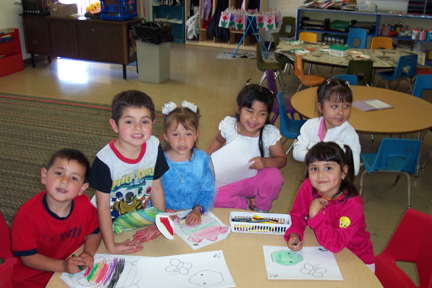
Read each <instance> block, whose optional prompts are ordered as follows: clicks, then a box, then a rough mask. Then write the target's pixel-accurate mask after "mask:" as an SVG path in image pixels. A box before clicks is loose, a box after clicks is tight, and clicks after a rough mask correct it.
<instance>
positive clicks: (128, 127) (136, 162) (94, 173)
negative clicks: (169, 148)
mask: <svg viewBox="0 0 432 288" xmlns="http://www.w3.org/2000/svg"><path fill="white" fill-rule="evenodd" d="M154 123H155V109H154V104H153V101H152V99H151V98H150V97H149V96H148V95H146V94H145V93H143V92H140V91H136V90H129V91H124V92H121V93H119V94H117V95H116V96H114V98H113V100H112V103H111V120H110V124H111V127H112V129H113V130H114V132H116V133H117V134H118V138H117V139H114V140H113V141H111V142H110V143H108V144H107V145H106V146H105V147H104V148H102V150H100V151H99V152H98V153H97V154H96V158H95V160H94V162H93V165H92V168H91V171H90V178H89V182H90V186H91V187H92V188H94V189H95V190H96V204H97V210H98V219H99V227H100V230H101V233H102V238H103V240H104V242H105V246H106V248H107V250H108V252H109V253H111V254H125V253H132V252H136V251H139V250H141V249H142V248H143V247H142V245H141V244H142V242H144V241H147V240H150V239H154V238H155V237H157V236H158V235H160V232H159V231H158V230H157V228H156V227H155V225H153V226H150V227H149V228H147V229H144V230H141V231H138V232H137V233H136V234H135V235H134V240H132V241H131V240H130V239H128V240H126V241H124V242H122V243H115V242H114V234H113V228H112V221H113V220H115V218H117V217H118V216H120V215H123V214H125V213H128V212H132V211H135V210H140V209H144V208H145V206H146V205H147V202H148V201H149V200H151V203H152V205H153V206H154V207H156V208H159V209H160V210H162V211H165V197H164V193H163V189H162V183H161V177H162V175H163V174H164V173H165V171H167V170H168V169H169V166H168V164H167V162H166V160H165V157H164V154H163V151H162V148H161V146H160V144H159V140H158V139H157V138H156V137H155V136H153V135H151V133H152V129H153V125H154Z"/></svg>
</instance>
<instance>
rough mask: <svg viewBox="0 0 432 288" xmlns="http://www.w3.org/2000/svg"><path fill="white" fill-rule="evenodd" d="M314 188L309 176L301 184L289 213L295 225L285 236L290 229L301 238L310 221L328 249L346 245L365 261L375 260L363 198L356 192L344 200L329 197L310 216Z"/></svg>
mask: <svg viewBox="0 0 432 288" xmlns="http://www.w3.org/2000/svg"><path fill="white" fill-rule="evenodd" d="M312 189H313V187H312V185H311V183H310V181H309V178H308V179H306V180H305V181H304V182H303V184H302V186H301V187H300V190H299V191H298V193H297V196H296V198H295V200H294V204H293V207H292V209H291V212H290V213H289V214H290V216H291V221H292V225H291V227H290V228H289V229H288V230H287V231H286V232H285V236H284V237H285V240H286V241H288V240H289V235H290V234H291V233H297V234H299V236H300V241H302V240H303V232H304V230H305V228H306V225H309V226H310V227H311V228H312V229H313V230H314V232H315V235H316V237H317V240H318V242H319V243H320V244H321V245H322V246H323V247H324V248H326V249H327V250H329V251H331V252H333V253H337V252H339V251H341V250H342V249H343V248H345V247H346V248H348V250H350V251H351V252H353V253H354V254H355V255H357V257H359V258H360V259H361V260H362V261H363V262H364V263H365V264H373V263H375V257H374V252H373V247H372V242H371V241H370V233H369V232H367V231H366V222H365V217H364V214H363V200H362V198H361V197H360V196H355V197H351V198H348V199H346V200H345V201H339V199H338V200H337V201H329V203H328V205H327V206H326V207H325V208H323V209H321V210H320V211H319V212H318V214H317V215H315V217H313V218H312V219H309V206H310V203H311V202H312V200H314V199H315V198H314V196H313V194H312Z"/></svg>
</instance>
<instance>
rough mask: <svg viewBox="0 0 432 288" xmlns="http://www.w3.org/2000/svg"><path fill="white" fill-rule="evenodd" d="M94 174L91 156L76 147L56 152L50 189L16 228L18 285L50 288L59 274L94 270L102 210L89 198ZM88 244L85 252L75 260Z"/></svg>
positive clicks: (47, 179) (47, 180)
mask: <svg viewBox="0 0 432 288" xmlns="http://www.w3.org/2000/svg"><path fill="white" fill-rule="evenodd" d="M89 171H90V164H89V162H88V160H87V158H86V157H85V155H84V154H83V153H81V152H80V151H78V150H74V149H63V150H60V151H58V152H56V153H55V154H54V155H53V156H52V157H51V160H50V161H49V163H48V165H47V167H46V168H42V171H41V182H42V184H43V185H45V188H46V190H45V191H43V192H40V193H39V194H37V195H36V196H34V197H33V198H31V199H30V200H29V201H27V202H26V203H24V205H22V206H21V208H20V209H19V210H18V212H17V214H16V216H15V219H14V222H13V225H12V250H13V251H14V254H15V256H17V257H19V259H18V262H17V264H16V265H15V267H14V273H13V283H14V287H35V288H36V287H45V286H46V284H47V283H48V281H49V279H50V277H51V275H52V274H53V272H67V273H77V272H79V271H80V266H81V268H88V267H92V266H93V256H94V254H95V253H96V250H97V249H98V247H99V244H100V241H101V235H100V233H99V227H98V220H97V211H96V208H95V207H94V206H93V205H92V204H91V203H90V199H89V197H88V196H87V195H83V192H84V191H85V190H86V189H87V187H88V185H89V184H88V182H87V179H88V176H89ZM82 244H84V250H83V252H82V253H81V254H80V255H78V257H69V256H70V255H71V254H72V252H74V251H75V250H76V249H78V248H79V247H80V246H81V245H82ZM68 257H69V258H68Z"/></svg>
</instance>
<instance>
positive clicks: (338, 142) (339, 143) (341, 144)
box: [333, 139, 346, 153]
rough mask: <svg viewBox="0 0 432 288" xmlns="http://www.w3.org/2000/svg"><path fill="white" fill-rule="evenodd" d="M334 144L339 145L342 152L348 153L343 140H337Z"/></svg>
mask: <svg viewBox="0 0 432 288" xmlns="http://www.w3.org/2000/svg"><path fill="white" fill-rule="evenodd" d="M333 142H334V143H336V144H338V145H339V147H340V148H341V149H342V151H343V152H344V153H346V151H345V144H344V143H343V142H342V141H341V140H339V139H338V140H335V141H333Z"/></svg>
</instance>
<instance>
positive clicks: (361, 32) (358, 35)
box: [346, 28, 367, 49]
mask: <svg viewBox="0 0 432 288" xmlns="http://www.w3.org/2000/svg"><path fill="white" fill-rule="evenodd" d="M354 39H359V40H360V45H359V46H358V47H356V46H354ZM366 43H367V30H365V29H361V28H351V29H350V30H349V33H348V39H347V43H346V44H347V45H348V46H349V47H350V48H359V49H366Z"/></svg>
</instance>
